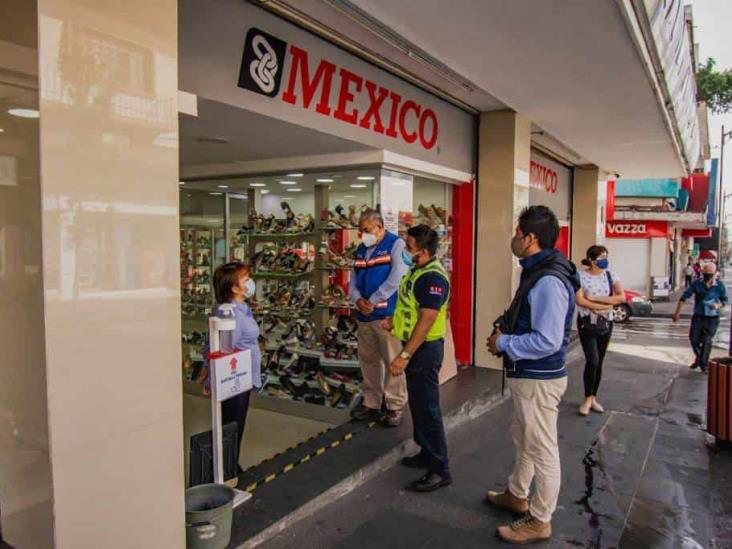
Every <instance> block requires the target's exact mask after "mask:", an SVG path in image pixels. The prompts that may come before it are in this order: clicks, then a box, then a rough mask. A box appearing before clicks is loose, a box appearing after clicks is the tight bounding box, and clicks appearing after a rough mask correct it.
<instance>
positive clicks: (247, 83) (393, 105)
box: [239, 27, 440, 151]
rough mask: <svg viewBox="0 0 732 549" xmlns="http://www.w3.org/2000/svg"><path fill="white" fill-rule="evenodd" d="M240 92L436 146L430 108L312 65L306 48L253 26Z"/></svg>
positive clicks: (350, 74) (325, 63) (330, 67)
mask: <svg viewBox="0 0 732 549" xmlns="http://www.w3.org/2000/svg"><path fill="white" fill-rule="evenodd" d="M286 67H287V68H288V74H286V75H284V74H283V72H284V70H285V68H286ZM239 87H240V88H244V89H247V90H250V91H253V92H255V93H259V94H262V95H265V96H267V97H271V98H273V100H275V101H283V102H284V103H289V104H291V105H295V106H297V107H299V108H301V109H305V110H310V111H315V112H317V113H319V114H321V115H323V116H329V117H333V118H334V119H336V120H339V121H341V122H343V123H344V124H350V125H352V126H356V127H358V128H362V129H363V130H366V131H371V132H374V133H377V134H383V135H386V136H388V137H391V138H393V139H399V140H401V141H403V142H405V143H407V144H414V143H419V146H421V147H422V148H424V149H425V150H427V151H429V150H430V149H432V148H433V147H435V145H436V143H437V139H438V135H439V130H440V126H439V122H438V119H437V115H436V114H435V112H434V110H432V109H431V108H429V107H427V106H425V105H422V104H420V103H419V102H418V101H415V100H414V99H412V98H410V97H405V96H403V95H402V94H400V93H397V92H396V91H394V90H392V89H389V88H388V87H386V86H385V85H383V84H381V83H379V82H374V81H372V80H370V79H368V78H367V77H365V76H363V75H361V74H358V72H356V71H355V70H349V69H347V68H345V67H339V66H338V65H336V64H335V63H333V62H331V61H330V60H328V59H326V58H324V57H323V58H321V59H320V60H319V61H317V62H314V61H313V58H312V57H311V55H310V54H309V53H308V51H307V49H304V48H301V47H299V46H297V45H295V44H289V45H288V43H287V42H286V41H284V40H282V39H280V38H277V37H276V36H273V35H271V34H269V33H267V32H265V31H262V30H260V29H258V28H255V27H252V28H250V29H249V31H248V32H247V35H246V41H245V44H244V54H243V57H242V61H241V69H240V72H239ZM280 91H282V93H280ZM359 105H364V106H365V107H359Z"/></svg>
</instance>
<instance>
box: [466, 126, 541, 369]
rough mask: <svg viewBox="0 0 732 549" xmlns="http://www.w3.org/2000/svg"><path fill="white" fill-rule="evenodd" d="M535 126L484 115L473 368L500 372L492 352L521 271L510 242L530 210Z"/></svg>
mask: <svg viewBox="0 0 732 549" xmlns="http://www.w3.org/2000/svg"><path fill="white" fill-rule="evenodd" d="M530 144H531V123H530V122H529V120H528V119H526V118H525V117H523V116H521V115H520V114H516V113H514V112H495V113H483V114H481V115H480V138H479V150H478V204H477V212H478V214H477V236H476V238H477V242H476V264H477V265H476V273H477V276H476V284H475V290H476V291H475V300H476V307H475V334H476V336H475V363H476V365H477V366H486V367H491V368H500V367H501V363H500V361H499V360H497V359H496V358H494V357H493V356H491V355H490V353H488V351H487V350H486V347H485V341H486V338H487V337H488V336H489V335H490V334H491V332H492V331H493V321H494V320H495V319H496V317H498V315H500V314H501V313H502V312H503V310H504V309H505V308H506V307H508V305H509V303H510V301H511V298H512V296H513V291H514V289H515V288H516V284H517V282H518V276H519V274H520V267H519V265H518V262H517V261H516V259H515V258H514V257H513V255H512V254H511V248H510V245H509V244H510V241H511V237H512V236H513V234H514V230H515V227H516V220H517V219H518V214H519V213H520V212H521V210H522V209H523V208H525V207H526V206H528V205H529V157H530Z"/></svg>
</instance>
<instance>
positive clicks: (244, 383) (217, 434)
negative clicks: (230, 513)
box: [208, 304, 252, 507]
mask: <svg viewBox="0 0 732 549" xmlns="http://www.w3.org/2000/svg"><path fill="white" fill-rule="evenodd" d="M219 309H220V310H221V311H222V312H223V314H224V316H223V317H216V316H212V317H209V319H208V330H209V348H210V353H209V379H210V382H211V434H212V437H213V440H212V447H213V467H214V471H213V473H214V474H213V476H214V482H215V483H216V484H225V482H224V463H223V456H222V450H223V443H222V426H221V403H222V402H223V401H224V400H227V399H229V398H231V397H234V396H236V395H238V394H241V393H243V392H245V391H248V390H251V389H252V377H251V376H252V367H251V362H252V361H251V352H250V351H241V352H232V349H231V344H230V342H231V336H232V333H233V331H234V328H235V327H236V321H235V320H234V306H233V305H228V304H226V305H221V306H220V307H219ZM222 343H223V348H222ZM222 366H223V368H222ZM238 444H241V441H238ZM234 492H235V496H234V507H236V506H237V505H241V504H242V503H244V502H245V501H248V500H250V499H251V498H252V494H251V493H249V492H246V491H243V490H238V489H234Z"/></svg>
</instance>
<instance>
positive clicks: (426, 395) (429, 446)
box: [406, 339, 450, 478]
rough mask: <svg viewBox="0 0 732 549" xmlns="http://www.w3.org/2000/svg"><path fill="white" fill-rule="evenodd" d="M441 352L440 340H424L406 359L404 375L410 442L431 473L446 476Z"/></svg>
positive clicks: (448, 472) (443, 348)
mask: <svg viewBox="0 0 732 549" xmlns="http://www.w3.org/2000/svg"><path fill="white" fill-rule="evenodd" d="M444 354H445V342H444V340H442V339H439V340H437V341H425V342H424V343H422V345H421V346H420V348H419V349H417V352H416V353H414V356H413V357H412V358H411V359H410V361H409V364H408V365H407V369H406V376H407V392H408V393H409V401H408V402H409V411H410V412H411V413H412V423H413V425H414V442H416V443H417V445H418V446H419V447H420V448H421V449H422V450H421V452H420V459H421V460H422V461H423V462H424V463H425V464H426V465H427V467H428V468H429V470H430V471H431V472H433V473H437V474H438V475H440V476H441V477H444V478H450V468H449V465H448V459H447V439H446V438H445V427H444V425H443V424H442V411H441V410H440V382H439V379H438V377H439V372H440V368H441V367H442V358H443V356H444Z"/></svg>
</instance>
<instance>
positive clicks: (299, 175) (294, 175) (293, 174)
mask: <svg viewBox="0 0 732 549" xmlns="http://www.w3.org/2000/svg"><path fill="white" fill-rule="evenodd" d="M303 175H305V174H302V173H288V174H287V177H302V176H303Z"/></svg>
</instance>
